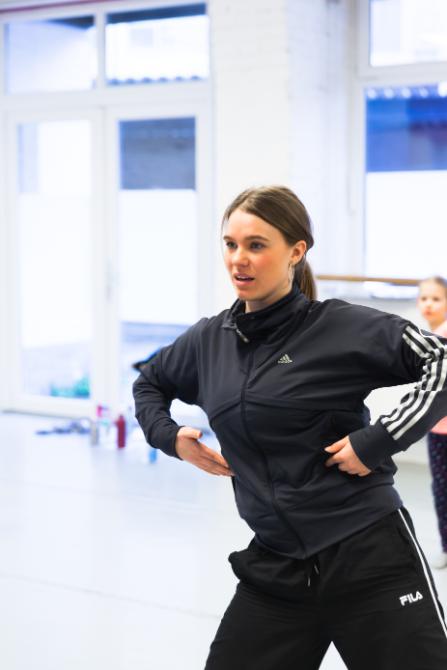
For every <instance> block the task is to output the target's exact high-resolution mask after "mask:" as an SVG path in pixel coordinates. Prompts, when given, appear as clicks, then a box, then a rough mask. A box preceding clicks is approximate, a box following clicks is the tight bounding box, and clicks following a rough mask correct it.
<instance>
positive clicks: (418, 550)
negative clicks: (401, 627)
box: [398, 510, 447, 637]
mask: <svg viewBox="0 0 447 670" xmlns="http://www.w3.org/2000/svg"><path fill="white" fill-rule="evenodd" d="M398 512H399V514H400V516H401V519H402V521H403V522H404V525H405V528H406V529H407V532H408V535H409V536H410V537H411V540H412V542H413V544H414V546H415V547H416V551H417V553H418V556H419V560H420V562H421V565H422V569H423V571H424V575H425V579H426V580H427V584H428V588H429V591H430V594H431V597H432V599H433V603H434V606H435V610H436V613H437V615H438V618H439V621H440V622H441V626H442V630H443V631H444V633H445V636H446V637H447V628H446V625H445V622H444V619H443V618H442V614H441V610H440V609H439V603H438V599H437V598H436V594H435V592H434V590H433V584H432V583H431V579H430V576H429V574H428V571H427V566H426V565H425V561H424V557H423V556H422V552H421V550H420V548H419V545H418V543H417V540H416V538H415V537H414V535H413V533H412V532H411V530H410V527H409V526H408V523H407V522H406V520H405V517H404V515H403V514H402V512H401V510H398Z"/></svg>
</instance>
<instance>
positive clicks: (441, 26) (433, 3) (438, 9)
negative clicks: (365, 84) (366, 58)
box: [369, 0, 447, 66]
mask: <svg viewBox="0 0 447 670" xmlns="http://www.w3.org/2000/svg"><path fill="white" fill-rule="evenodd" d="M369 6H370V63H371V65H373V66H385V65H402V64H405V63H420V62H430V61H431V62H433V61H440V60H447V2H445V0H405V2H402V1H401V0H370V3H369Z"/></svg>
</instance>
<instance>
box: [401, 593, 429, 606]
mask: <svg viewBox="0 0 447 670" xmlns="http://www.w3.org/2000/svg"><path fill="white" fill-rule="evenodd" d="M423 597H424V596H423V595H422V593H420V591H416V595H415V596H414V595H413V594H412V593H407V595H406V596H400V598H399V600H400V604H401V605H402V606H404V605H406V604H407V603H410V605H411V603H415V602H417V601H418V600H422V598H423Z"/></svg>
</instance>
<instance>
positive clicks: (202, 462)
mask: <svg viewBox="0 0 447 670" xmlns="http://www.w3.org/2000/svg"><path fill="white" fill-rule="evenodd" d="M201 437H202V431H200V430H197V428H190V427H189V426H183V427H182V428H180V430H179V431H178V433H177V437H176V440H175V450H176V452H177V455H178V456H179V457H180V458H181V459H182V461H188V463H191V464H192V465H195V466H196V467H197V468H200V469H201V470H205V472H209V473H210V474H212V475H226V476H227V477H232V476H233V472H231V470H230V466H229V465H228V463H227V462H226V460H225V459H224V457H223V456H221V455H220V454H218V453H217V451H214V449H210V448H209V447H207V446H206V444H203V442H199V439H200V438H201Z"/></svg>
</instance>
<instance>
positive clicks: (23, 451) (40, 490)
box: [0, 414, 447, 670]
mask: <svg viewBox="0 0 447 670" xmlns="http://www.w3.org/2000/svg"><path fill="white" fill-rule="evenodd" d="M61 423H63V422H61V421H57V420H52V419H39V418H35V417H20V416H17V415H8V414H3V415H1V414H0V533H1V551H0V631H1V633H0V667H1V668H5V670H19V669H20V670H72V669H75V668H76V670H78V669H81V668H82V670H101V669H102V668H104V670H143V669H145V670H202V668H203V664H204V660H205V658H206V655H207V651H208V646H209V643H210V641H211V639H212V637H213V635H214V632H215V629H216V627H217V625H218V622H219V619H220V616H221V614H222V612H223V610H224V609H225V607H226V604H227V602H228V600H229V599H230V597H231V595H232V592H233V589H234V586H235V579H234V578H233V576H232V573H231V570H230V568H229V564H228V563H227V560H226V557H227V555H228V553H229V552H230V551H232V550H233V549H235V548H242V547H243V546H245V544H246V543H247V542H248V541H249V539H250V537H251V533H250V531H249V530H248V529H247V528H246V527H245V525H244V524H243V522H242V521H241V520H240V519H239V517H238V516H237V513H236V511H235V507H234V503H233V496H232V491H231V485H230V482H229V481H228V480H226V479H224V478H216V477H211V476H208V475H206V474H205V473H201V472H200V471H198V470H194V469H193V468H191V467H190V466H188V465H186V464H184V463H181V462H179V461H177V460H174V459H169V458H167V457H164V456H163V455H161V457H159V458H158V460H157V462H156V463H155V464H150V463H149V462H148V451H147V448H146V446H145V445H144V443H143V442H142V441H141V440H139V439H138V438H134V439H133V440H132V442H131V443H130V444H129V445H128V447H126V449H125V450H122V451H119V452H118V451H117V450H116V449H115V448H114V446H113V445H112V444H109V445H101V446H99V447H91V446H90V445H89V442H88V438H87V437H85V436H79V435H51V436H45V437H43V436H37V435H35V429H36V428H47V427H49V426H52V425H55V424H61ZM208 442H209V444H210V446H212V442H211V440H208ZM398 484H399V489H400V491H401V494H402V495H403V497H404V501H405V503H406V504H407V506H408V507H409V508H410V510H411V512H412V514H413V517H414V520H415V522H416V527H417V530H418V533H419V537H420V540H421V542H422V544H423V547H424V549H425V550H426V552H427V553H431V552H432V551H435V550H436V549H437V537H436V528H435V520H434V516H433V512H432V507H431V499H430V491H429V478H428V474H427V472H426V470H425V469H424V468H423V467H421V466H403V467H401V472H400V475H399V482H398ZM436 578H437V584H438V588H439V592H440V595H441V600H442V601H443V602H444V603H446V602H447V570H446V571H440V572H439V571H438V572H437V573H436ZM344 667H345V666H344V664H343V663H342V662H341V660H340V659H339V657H338V655H337V653H336V652H335V651H334V650H333V649H330V651H329V653H328V655H327V657H326V658H325V660H324V662H323V665H322V669H323V670H339V669H341V668H344ZM229 670H230V669H229Z"/></svg>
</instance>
